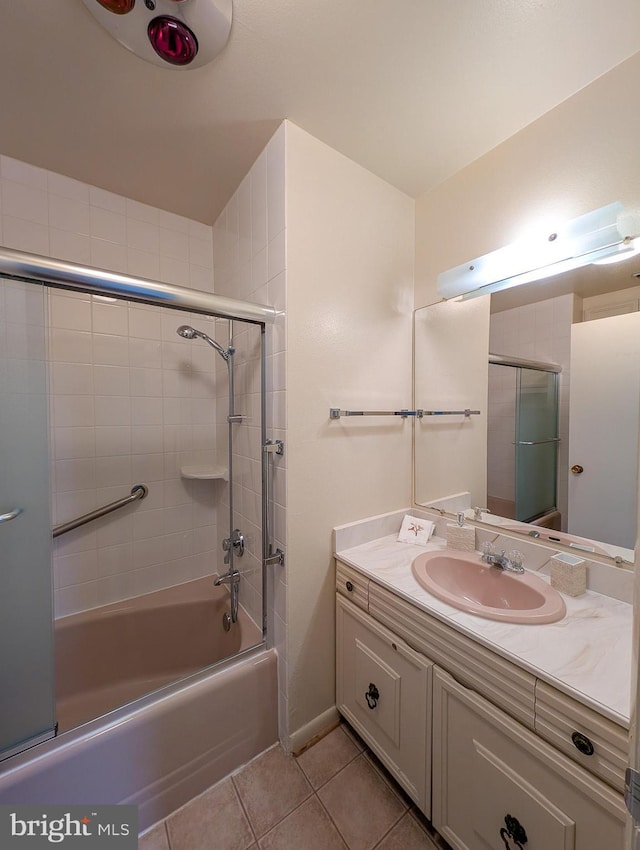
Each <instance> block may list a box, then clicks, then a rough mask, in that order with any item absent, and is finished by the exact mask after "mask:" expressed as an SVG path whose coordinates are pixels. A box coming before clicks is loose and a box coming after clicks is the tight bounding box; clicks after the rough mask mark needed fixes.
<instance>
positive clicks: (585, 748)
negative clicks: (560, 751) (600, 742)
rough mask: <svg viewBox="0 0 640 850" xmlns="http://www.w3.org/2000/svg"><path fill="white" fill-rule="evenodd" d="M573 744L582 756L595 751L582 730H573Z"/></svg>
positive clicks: (590, 754)
mask: <svg viewBox="0 0 640 850" xmlns="http://www.w3.org/2000/svg"><path fill="white" fill-rule="evenodd" d="M571 740H572V741H573V743H574V746H575V748H576V749H577V750H579V751H580V752H581V753H582V755H583V756H592V755H593V754H594V752H595V750H594V747H593V744H592V743H591V741H590V740H589V739H588V738H587V736H586V735H583V734H582V732H574V733H573V735H572V736H571Z"/></svg>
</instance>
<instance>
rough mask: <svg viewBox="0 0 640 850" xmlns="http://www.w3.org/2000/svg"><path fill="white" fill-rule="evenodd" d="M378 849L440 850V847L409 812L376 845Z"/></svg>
mask: <svg viewBox="0 0 640 850" xmlns="http://www.w3.org/2000/svg"><path fill="white" fill-rule="evenodd" d="M376 850H438V848H437V846H436V845H435V844H434V843H433V841H431V839H430V838H429V836H428V835H427V833H426V832H425V831H424V830H423V829H421V828H420V826H418V823H417V821H416V820H415V819H414V818H412V817H411V815H410V814H409V813H408V812H407V814H406V815H405V816H404V817H403V818H402V820H401V821H400V822H399V823H397V824H396V825H395V826H394V827H393V829H392V830H391V832H388V833H387V835H385V837H384V838H383V839H382V841H381V842H380V844H378V845H377V846H376Z"/></svg>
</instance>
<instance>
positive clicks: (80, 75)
mask: <svg viewBox="0 0 640 850" xmlns="http://www.w3.org/2000/svg"><path fill="white" fill-rule="evenodd" d="M233 5H234V19H233V26H232V30H231V37H230V40H229V43H228V44H227V46H226V48H225V49H224V51H223V52H222V53H221V54H220V55H219V56H218V57H217V59H215V60H214V61H213V62H212V63H211V64H209V65H206V66H205V67H203V68H199V69H195V70H192V71H178V70H173V69H164V68H159V67H156V66H154V65H151V64H149V63H146V62H144V61H143V60H141V59H139V58H137V57H136V56H134V55H133V54H131V53H129V52H128V51H127V50H125V49H124V48H123V47H121V46H120V45H119V44H118V43H117V42H116V41H114V40H113V39H112V38H111V37H110V36H109V35H108V34H107V32H106V31H105V30H103V29H102V28H101V27H100V25H99V24H98V23H97V21H96V20H95V19H94V18H93V17H92V16H91V14H90V13H89V11H88V10H87V9H86V8H85V7H84V5H83V3H82V2H81V0H56V2H52V0H20V2H15V0H13V2H5V3H3V4H2V13H1V14H2V17H1V19H0V20H1V21H2V35H1V39H2V50H1V51H0V116H1V117H0V151H1V152H2V153H5V154H7V155H10V156H14V157H17V158H20V159H23V160H26V161H27V162H31V163H34V164H36V165H40V166H42V167H44V168H48V169H51V170H54V171H58V172H60V173H62V174H66V175H69V176H72V177H76V178H78V179H80V180H84V181H86V182H89V183H93V184H95V185H97V186H101V187H103V188H105V189H109V190H111V191H113V192H117V193H120V194H124V195H127V196H129V197H132V198H135V199H137V200H140V201H143V202H146V203H149V204H153V205H154V206H158V207H161V208H164V209H168V210H171V211H173V212H177V213H180V214H183V215H187V216H190V217H192V218H195V219H198V220H200V221H204V222H209V223H211V222H213V221H214V220H215V219H216V217H217V215H218V213H219V212H220V210H221V209H222V207H223V206H224V204H225V203H226V201H227V200H228V198H229V197H230V196H231V194H232V193H233V192H234V190H235V189H236V187H237V186H238V184H239V182H240V180H241V179H242V177H243V176H244V175H245V174H246V172H247V171H248V170H249V168H250V166H251V164H252V163H253V161H254V160H255V158H256V157H257V156H258V154H259V153H260V151H261V150H262V148H263V147H264V145H265V144H266V142H267V140H268V139H269V137H270V136H271V134H272V133H273V131H274V130H275V128H276V127H277V125H278V124H279V122H280V121H281V120H282V119H283V118H288V119H290V120H291V121H293V122H295V123H296V124H298V125H299V126H300V127H302V128H303V129H305V130H307V131H308V132H309V133H311V134H312V135H314V136H316V137H317V138H319V139H321V140H322V141H324V142H326V143H327V144H329V145H331V146H332V147H334V148H336V149H337V150H339V151H341V152H342V153H343V154H345V155H346V156H348V157H350V158H351V159H353V160H355V161H357V162H359V163H361V164H362V165H363V166H364V167H366V168H367V169H369V170H370V171H372V172H374V173H375V174H377V175H379V176H380V177H382V178H383V179H385V180H387V181H389V182H390V183H392V184H393V185H395V186H397V187H398V188H399V189H401V190H403V191H404V192H406V193H408V194H409V195H411V196H414V197H417V196H418V195H420V194H422V193H423V192H425V191H427V190H429V189H430V188H432V187H433V186H435V185H436V184H438V183H440V182H442V181H443V180H445V179H446V178H447V177H449V176H451V175H452V174H454V173H455V172H456V171H458V170H460V169H461V168H463V167H464V166H465V165H467V164H469V163H470V162H472V161H473V160H474V159H476V158H478V157H479V156H481V155H482V154H484V153H486V152H487V151H488V150H490V149H491V148H492V147H495V146H496V145H497V144H499V143H500V142H501V141H503V140H504V139H506V138H508V137H509V136H511V135H513V134H514V133H515V132H517V131H518V130H519V129H521V128H522V127H524V126H526V125H527V124H529V123H530V122H532V121H534V120H535V119H536V118H538V117H539V116H540V115H542V114H543V113H545V112H547V111H548V110H549V109H551V108H553V107H554V106H556V105H557V104H559V103H560V102H562V101H563V100H565V99H566V98H567V97H570V96H571V95H572V94H574V93H575V92H576V91H578V90H579V89H581V88H582V87H584V86H585V85H588V84H589V83H590V82H592V81H593V80H594V79H595V78H596V77H598V76H600V75H601V74H603V73H605V72H606V71H608V70H610V69H611V68H613V67H614V66H615V65H617V64H619V63H620V62H622V61H623V60H624V59H626V58H627V57H629V56H631V55H632V54H633V53H634V52H635V51H636V50H637V49H638V38H637V35H638V33H639V32H640V4H639V3H638V2H637V0H609V2H608V3H606V4H605V3H602V2H600V0H347V2H345V0H341V2H338V0H234V4H233Z"/></svg>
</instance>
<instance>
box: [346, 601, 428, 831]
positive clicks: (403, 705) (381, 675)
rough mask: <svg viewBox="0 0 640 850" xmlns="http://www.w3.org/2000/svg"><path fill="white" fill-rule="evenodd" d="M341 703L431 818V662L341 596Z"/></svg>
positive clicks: (350, 720) (386, 764) (358, 730)
mask: <svg viewBox="0 0 640 850" xmlns="http://www.w3.org/2000/svg"><path fill="white" fill-rule="evenodd" d="M336 626H337V659H336V704H337V707H338V710H339V711H340V712H341V713H342V714H343V715H344V717H346V719H347V720H348V721H349V723H351V725H352V726H353V727H354V728H355V729H356V731H357V732H358V733H359V734H360V735H361V736H362V737H363V738H364V740H365V741H366V742H367V743H368V744H369V746H370V747H371V749H372V750H373V751H374V752H375V753H376V755H377V756H378V757H379V758H380V760H381V761H382V763H383V764H384V765H385V766H386V767H387V769H388V770H389V771H390V772H391V773H392V774H393V776H395V778H396V779H397V780H398V782H399V783H400V785H402V787H403V788H404V789H405V791H406V792H407V793H408V794H409V796H410V797H411V798H412V799H413V800H414V801H415V802H416V803H417V804H418V806H419V807H420V808H421V809H422V811H423V812H424V813H425V814H426V815H427V816H428V815H429V810H430V803H431V668H432V666H433V665H432V664H431V662H429V661H427V659H425V658H423V657H422V656H421V655H419V654H418V653H417V652H414V651H413V650H412V649H410V648H409V647H408V646H406V645H405V644H404V642H403V641H401V640H399V639H398V638H397V637H396V636H395V635H393V634H391V633H390V632H388V631H387V629H385V628H384V627H383V626H381V625H380V624H379V623H376V622H375V621H374V620H372V619H371V617H369V616H368V615H367V614H364V613H362V611H360V610H359V609H358V608H356V607H355V606H354V605H352V604H351V603H350V602H348V601H347V600H344V599H342V597H341V596H340V595H337V596H336Z"/></svg>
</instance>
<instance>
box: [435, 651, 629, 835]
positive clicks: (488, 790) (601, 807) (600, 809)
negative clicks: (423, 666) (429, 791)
mask: <svg viewBox="0 0 640 850" xmlns="http://www.w3.org/2000/svg"><path fill="white" fill-rule="evenodd" d="M433 679H434V685H433V689H434V709H433V824H434V826H435V827H436V829H437V830H438V832H440V834H441V835H442V836H443V837H444V838H445V839H446V840H447V841H448V842H449V843H450V844H451V845H452V847H454V848H459V850H478V848H480V847H482V848H483V850H504V848H505V847H519V846H523V847H526V850H604V849H605V848H606V850H622V848H623V846H624V831H625V822H626V812H625V807H624V802H623V799H622V795H620V794H617V793H616V792H615V791H613V789H611V788H610V787H609V786H608V785H606V784H605V783H604V782H601V781H600V780H599V779H596V778H595V777H594V776H592V775H591V774H589V773H588V772H587V771H586V770H583V769H582V768H581V767H580V766H579V765H577V764H575V763H574V762H573V761H571V759H569V758H567V757H566V756H564V755H562V754H561V753H559V752H558V751H557V750H556V749H555V748H554V747H551V746H550V745H549V744H547V743H545V742H544V741H541V740H540V739H539V738H538V736H537V735H535V734H534V733H532V732H530V731H529V730H528V729H525V728H524V727H523V726H522V725H521V724H519V723H517V722H516V721H515V720H513V719H512V718H510V717H508V716H507V715H506V714H504V712H501V711H500V710H499V709H497V708H496V707H495V706H493V705H491V704H490V703H489V702H488V701H487V700H485V699H484V698H483V697H481V696H479V695H478V694H476V693H474V692H473V691H470V690H467V689H466V688H464V687H463V686H462V685H460V684H459V683H458V682H456V681H455V680H454V679H453V678H451V677H450V676H449V675H448V674H447V673H444V672H443V671H441V670H440V669H439V668H437V667H436V668H434V674H433ZM518 825H519V826H518ZM520 830H524V833H520V838H518V832H520ZM509 833H511V836H512V837H511V838H509ZM525 833H526V837H525ZM518 840H519V841H520V842H521V843H520V844H517V843H516V841H518Z"/></svg>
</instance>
